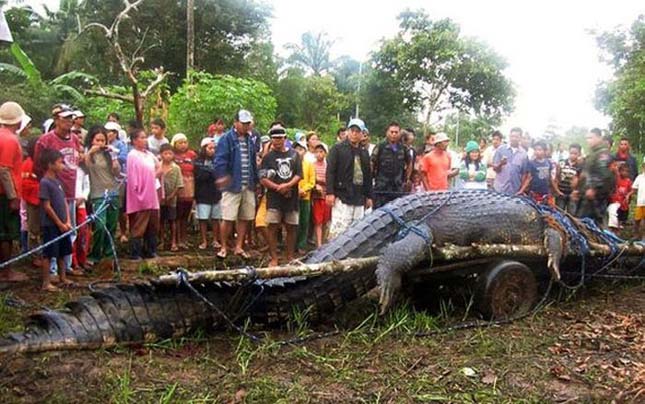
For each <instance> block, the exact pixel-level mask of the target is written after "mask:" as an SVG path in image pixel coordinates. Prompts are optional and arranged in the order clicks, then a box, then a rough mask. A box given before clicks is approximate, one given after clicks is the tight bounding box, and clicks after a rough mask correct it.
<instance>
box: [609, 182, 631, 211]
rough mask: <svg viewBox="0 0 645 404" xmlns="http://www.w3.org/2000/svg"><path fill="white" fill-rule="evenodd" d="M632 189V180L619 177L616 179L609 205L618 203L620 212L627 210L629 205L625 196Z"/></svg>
mask: <svg viewBox="0 0 645 404" xmlns="http://www.w3.org/2000/svg"><path fill="white" fill-rule="evenodd" d="M631 189H632V180H631V179H629V177H628V178H622V177H619V178H617V179H616V189H615V190H614V193H613V194H611V196H610V197H609V202H610V203H620V208H621V209H622V210H628V209H629V205H628V203H627V202H628V201H627V194H628V193H629V191H630V190H631Z"/></svg>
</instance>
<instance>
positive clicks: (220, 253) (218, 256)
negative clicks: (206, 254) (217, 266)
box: [217, 250, 226, 259]
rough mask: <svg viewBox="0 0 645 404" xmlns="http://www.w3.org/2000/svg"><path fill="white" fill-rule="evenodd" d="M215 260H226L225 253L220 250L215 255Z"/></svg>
mask: <svg viewBox="0 0 645 404" xmlns="http://www.w3.org/2000/svg"><path fill="white" fill-rule="evenodd" d="M217 258H221V259H225V258H226V251H224V250H221V251H219V252H218V253H217Z"/></svg>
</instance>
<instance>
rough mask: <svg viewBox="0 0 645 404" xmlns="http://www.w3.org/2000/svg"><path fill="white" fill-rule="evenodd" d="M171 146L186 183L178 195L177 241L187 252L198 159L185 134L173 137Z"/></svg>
mask: <svg viewBox="0 0 645 404" xmlns="http://www.w3.org/2000/svg"><path fill="white" fill-rule="evenodd" d="M170 144H171V145H172V147H173V151H174V152H175V163H176V164H177V165H178V166H179V168H180V170H181V176H182V179H183V183H184V187H183V188H181V189H180V190H179V192H178V193H177V240H178V243H179V248H181V249H183V250H186V249H188V243H187V237H188V236H187V233H188V221H189V218H190V213H191V212H192V211H193V203H195V175H194V166H193V161H195V159H196V158H197V153H195V151H193V150H191V149H190V148H189V147H188V138H187V137H186V135H184V134H183V133H177V134H176V135H175V136H173V137H172V140H171V141H170Z"/></svg>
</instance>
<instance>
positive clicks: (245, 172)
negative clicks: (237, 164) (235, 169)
mask: <svg viewBox="0 0 645 404" xmlns="http://www.w3.org/2000/svg"><path fill="white" fill-rule="evenodd" d="M237 141H238V142H240V155H241V156H242V159H241V162H242V186H243V187H246V186H248V185H249V171H250V167H249V144H248V143H247V138H246V136H244V137H238V138H237Z"/></svg>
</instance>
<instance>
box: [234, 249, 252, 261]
mask: <svg viewBox="0 0 645 404" xmlns="http://www.w3.org/2000/svg"><path fill="white" fill-rule="evenodd" d="M235 255H237V256H238V257H242V258H244V259H246V260H248V259H249V258H251V256H250V255H249V253H247V252H246V251H238V252H236V253H235Z"/></svg>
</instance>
